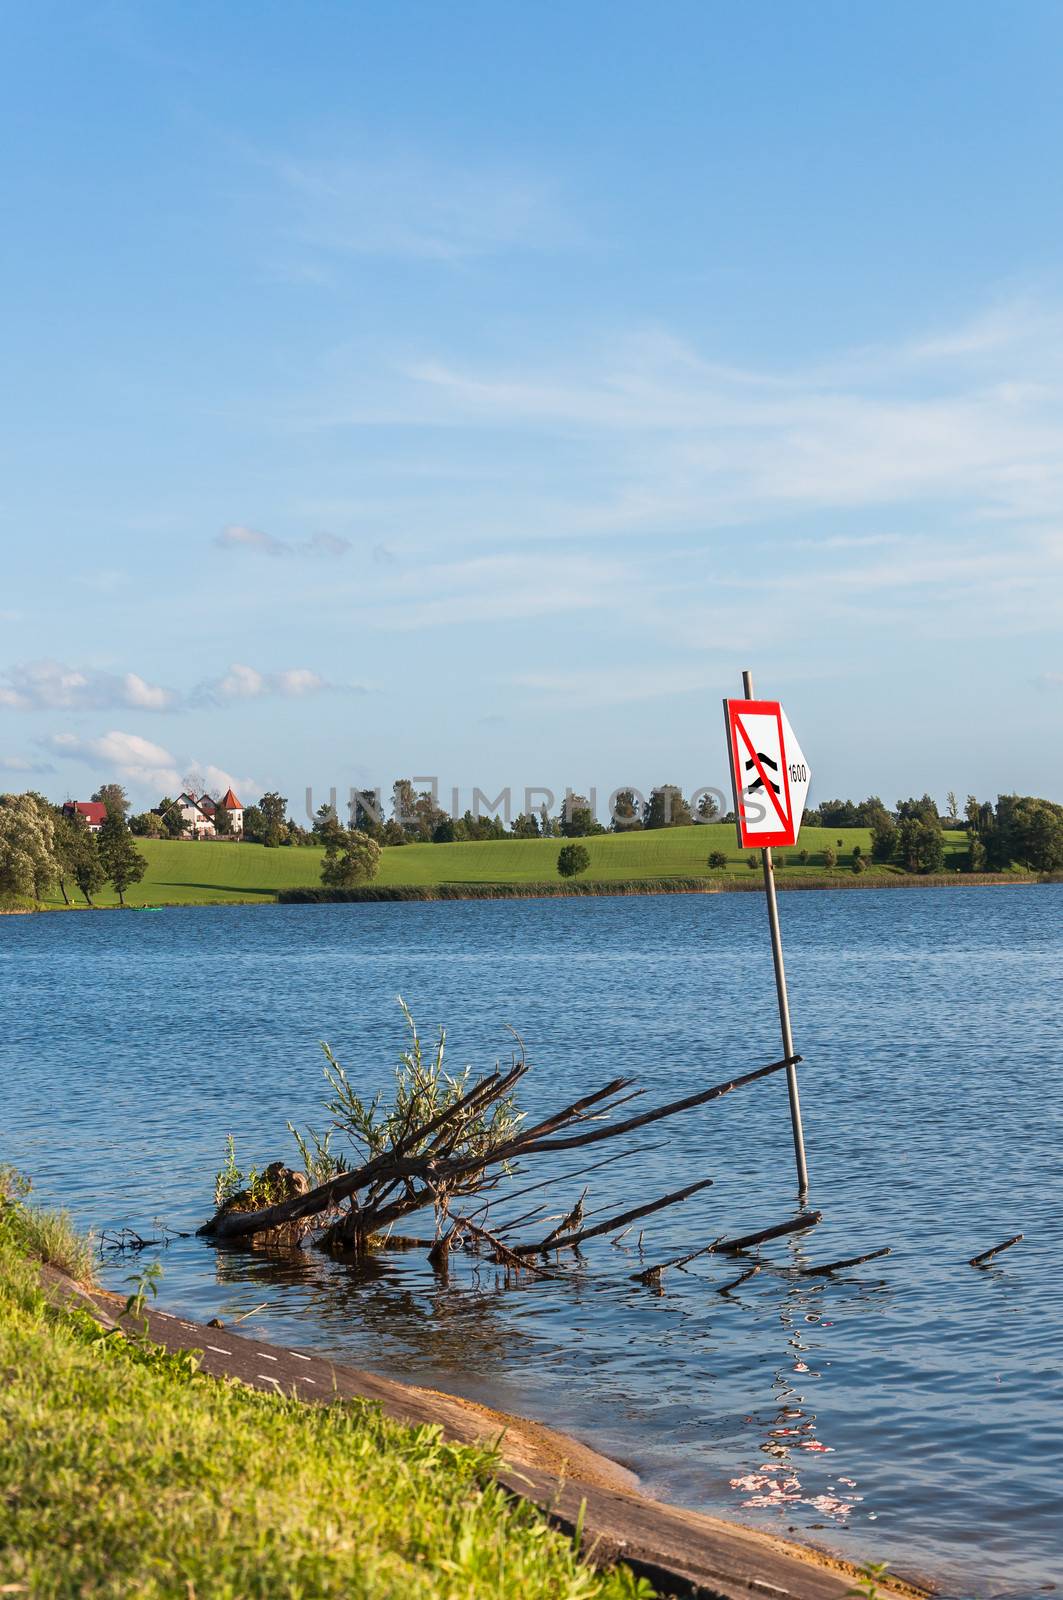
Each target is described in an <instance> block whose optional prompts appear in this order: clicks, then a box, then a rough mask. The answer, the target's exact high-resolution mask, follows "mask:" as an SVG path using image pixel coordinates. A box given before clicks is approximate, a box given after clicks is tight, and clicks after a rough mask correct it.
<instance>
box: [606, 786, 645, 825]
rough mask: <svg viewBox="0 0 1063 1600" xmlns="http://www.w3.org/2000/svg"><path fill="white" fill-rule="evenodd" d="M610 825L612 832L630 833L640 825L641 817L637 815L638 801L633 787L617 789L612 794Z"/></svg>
mask: <svg viewBox="0 0 1063 1600" xmlns="http://www.w3.org/2000/svg"><path fill="white" fill-rule="evenodd" d="M609 825H610V827H611V828H612V830H613V832H614V833H631V832H632V831H633V830H634V829H636V828H641V827H642V818H641V817H640V816H639V803H638V800H637V799H636V798H635V791H634V789H618V790H617V791H616V794H615V795H614V796H613V806H612V817H611V820H610V824H609Z"/></svg>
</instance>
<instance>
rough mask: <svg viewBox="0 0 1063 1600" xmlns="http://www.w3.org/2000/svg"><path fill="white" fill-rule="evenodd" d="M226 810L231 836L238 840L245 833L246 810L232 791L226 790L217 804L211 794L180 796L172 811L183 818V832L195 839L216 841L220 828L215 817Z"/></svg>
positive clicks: (184, 794) (185, 794) (186, 794)
mask: <svg viewBox="0 0 1063 1600" xmlns="http://www.w3.org/2000/svg"><path fill="white" fill-rule="evenodd" d="M222 809H224V810H225V811H226V812H227V813H228V816H229V829H228V832H229V834H231V835H232V837H233V838H235V839H238V838H240V836H241V835H242V833H243V831H244V808H243V806H242V805H241V803H240V801H239V800H238V799H237V798H236V796H235V795H234V794H233V792H232V789H226V791H225V793H224V794H223V795H222V797H221V799H220V800H218V801H217V802H215V801H214V800H212V799H211V798H210V795H209V794H201V795H195V794H189V793H187V792H185V793H183V794H179V795H178V796H177V799H176V800H175V801H174V803H173V806H172V807H171V810H173V811H176V812H177V813H178V815H179V816H180V818H181V823H182V826H183V831H184V833H185V834H186V835H188V834H191V835H192V837H193V838H194V839H216V838H217V837H218V828H217V824H216V822H215V815H216V813H217V812H218V811H219V810H222Z"/></svg>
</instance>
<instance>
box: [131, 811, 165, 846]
mask: <svg viewBox="0 0 1063 1600" xmlns="http://www.w3.org/2000/svg"><path fill="white" fill-rule="evenodd" d="M129 831H130V833H135V834H136V836H137V838H138V839H161V838H162V836H163V834H164V833H165V832H166V824H165V823H164V822H163V820H162V818H161V817H160V816H159V814H158V812H157V811H138V812H137V814H136V816H134V817H130V819H129Z"/></svg>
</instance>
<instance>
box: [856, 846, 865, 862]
mask: <svg viewBox="0 0 1063 1600" xmlns="http://www.w3.org/2000/svg"><path fill="white" fill-rule="evenodd" d="M863 853H864V850H863V846H862V845H859V844H854V845H853V860H854V861H859V860H860V857H861V856H862V855H863Z"/></svg>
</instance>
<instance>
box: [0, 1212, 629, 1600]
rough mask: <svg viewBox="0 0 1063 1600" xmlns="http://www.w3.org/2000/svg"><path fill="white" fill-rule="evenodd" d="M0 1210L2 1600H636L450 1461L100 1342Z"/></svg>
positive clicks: (485, 1456)
mask: <svg viewBox="0 0 1063 1600" xmlns="http://www.w3.org/2000/svg"><path fill="white" fill-rule="evenodd" d="M11 1210H12V1208H11V1206H10V1204H0V1375H2V1382H0V1592H2V1593H4V1594H24V1595H28V1596H32V1597H33V1600H74V1597H75V1596H76V1597H78V1600H119V1597H121V1600H128V1597H129V1596H134V1595H135V1596H136V1597H137V1600H257V1597H262V1600H318V1597H320V1600H329V1597H332V1596H336V1597H339V1596H343V1597H344V1600H459V1597H460V1600H470V1597H473V1596H481V1595H483V1596H487V1595H491V1596H497V1597H499V1600H547V1597H549V1600H624V1597H627V1600H633V1597H637V1596H640V1595H641V1596H643V1597H648V1596H650V1595H651V1594H652V1591H651V1590H650V1588H649V1586H648V1585H646V1584H645V1583H642V1584H641V1585H640V1584H639V1582H638V1581H636V1580H635V1579H633V1578H632V1576H631V1574H630V1573H629V1572H627V1571H626V1570H625V1569H618V1570H615V1571H612V1572H607V1573H598V1572H595V1571H593V1570H592V1569H590V1568H588V1567H586V1566H585V1565H583V1564H582V1563H581V1562H580V1561H579V1559H578V1557H577V1555H576V1553H575V1550H574V1547H573V1544H572V1542H571V1541H570V1540H569V1539H566V1538H565V1537H563V1536H562V1535H560V1534H558V1533H555V1532H553V1531H552V1530H551V1529H550V1528H549V1527H548V1526H547V1524H546V1523H545V1521H544V1520H543V1519H542V1518H541V1517H540V1515H539V1514H538V1512H536V1511H535V1510H534V1509H533V1508H532V1507H530V1506H527V1505H525V1504H523V1503H514V1502H512V1501H511V1500H510V1499H508V1498H507V1497H506V1495H505V1494H504V1493H503V1492H502V1490H501V1489H500V1488H499V1487H498V1486H497V1485H496V1484H495V1482H494V1481H493V1479H492V1468H493V1466H494V1462H495V1457H494V1456H493V1454H492V1453H491V1452H490V1451H486V1450H482V1449H477V1448H473V1447H468V1446H458V1445H448V1444H446V1443H444V1442H443V1441H442V1439H441V1438H440V1435H439V1431H438V1430H437V1429H435V1428H429V1427H422V1428H416V1429H414V1428H407V1427H403V1426H401V1425H399V1424H398V1423H394V1422H390V1421H388V1420H387V1419H386V1418H384V1417H383V1416H382V1415H381V1414H380V1412H379V1411H378V1410H377V1409H376V1408H375V1407H373V1406H370V1405H368V1404H366V1403H360V1402H353V1403H352V1402H338V1401H337V1402H334V1403H332V1404H330V1405H321V1406H318V1405H307V1404H304V1403H302V1402H300V1401H297V1400H290V1399H286V1398H284V1397H283V1396H280V1395H272V1394H262V1393H260V1392H258V1391H257V1390H252V1389H247V1388H245V1387H243V1386H242V1385H240V1384H236V1383H232V1382H228V1381H225V1380H219V1379H214V1378H209V1377H206V1376H204V1375H203V1374H201V1373H198V1372H196V1371H195V1370H194V1363H193V1362H191V1361H190V1360H189V1359H188V1358H187V1356H184V1357H182V1356H181V1355H169V1354H167V1353H166V1352H165V1351H163V1350H161V1349H160V1348H159V1347H158V1346H155V1345H151V1344H149V1343H147V1342H140V1343H138V1342H131V1341H129V1340H127V1339H124V1338H122V1337H120V1336H116V1335H103V1334H102V1333H101V1330H100V1329H99V1327H98V1326H97V1324H96V1323H95V1322H94V1321H93V1320H92V1319H91V1318H90V1317H89V1316H88V1315H87V1313H85V1312H81V1311H71V1310H62V1309H57V1308H55V1307H54V1306H51V1305H50V1304H49V1303H48V1302H47V1301H46V1300H45V1298H44V1296H43V1294H42V1293H41V1290H40V1287H39V1284H38V1280H37V1273H36V1268H35V1266H34V1264H33V1262H32V1261H30V1260H28V1259H27V1256H26V1253H25V1241H24V1240H23V1239H22V1238H21V1237H20V1235H19V1234H18V1232H17V1230H16V1229H14V1228H13V1227H12V1221H11Z"/></svg>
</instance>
